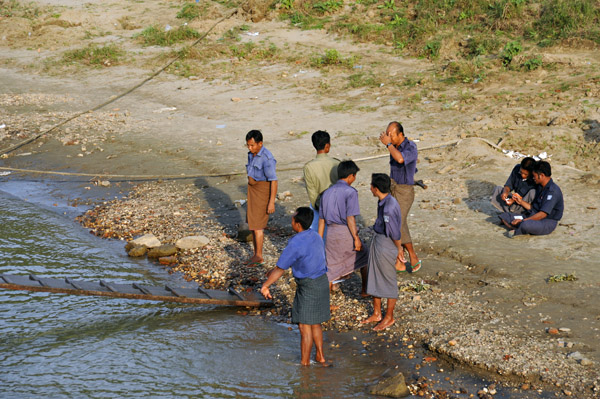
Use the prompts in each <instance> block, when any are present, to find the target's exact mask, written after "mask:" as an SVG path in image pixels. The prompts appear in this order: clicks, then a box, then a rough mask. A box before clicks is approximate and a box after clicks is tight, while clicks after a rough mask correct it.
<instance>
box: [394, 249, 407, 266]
mask: <svg viewBox="0 0 600 399" xmlns="http://www.w3.org/2000/svg"><path fill="white" fill-rule="evenodd" d="M398 262H402V263H405V262H406V258H405V257H404V250H402V251H398V256H397V257H396V263H398Z"/></svg>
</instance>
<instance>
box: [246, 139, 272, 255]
mask: <svg viewBox="0 0 600 399" xmlns="http://www.w3.org/2000/svg"><path fill="white" fill-rule="evenodd" d="M246 146H247V147H248V163H247V164H246V172H247V173H248V206H247V208H246V209H247V210H246V218H247V220H248V228H249V229H250V230H251V231H252V244H253V246H254V255H252V257H251V258H250V260H249V261H248V262H247V263H246V264H247V265H248V266H256V265H260V264H262V262H263V256H262V251H263V241H264V229H265V227H267V222H268V221H269V215H270V214H272V213H274V212H275V196H276V195H277V175H276V173H275V164H276V163H277V161H276V160H275V158H274V157H273V154H271V152H270V151H269V150H267V148H266V147H263V136H262V133H261V132H260V130H250V131H249V132H248V134H246Z"/></svg>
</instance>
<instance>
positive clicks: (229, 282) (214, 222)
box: [78, 182, 600, 397]
mask: <svg viewBox="0 0 600 399" xmlns="http://www.w3.org/2000/svg"><path fill="white" fill-rule="evenodd" d="M78 220H79V221H80V223H81V224H82V225H83V226H85V227H86V228H88V229H90V230H91V232H92V233H94V234H96V235H97V236H100V237H103V238H113V239H121V240H126V241H129V240H132V239H133V238H135V237H138V236H141V235H143V234H147V233H152V234H154V235H155V236H156V237H157V238H158V239H159V240H160V241H161V242H162V243H174V242H175V241H176V240H177V239H179V238H181V237H185V236H189V235H196V234H201V235H204V236H206V237H208V238H209V239H210V243H209V244H208V245H206V246H204V247H203V248H201V249H196V250H186V251H180V252H179V253H178V254H177V255H176V258H175V261H174V262H173V264H172V265H169V266H168V267H170V268H171V270H173V271H177V272H182V273H183V275H184V276H185V278H186V279H187V280H189V281H192V280H193V281H197V282H198V284H200V285H201V286H203V287H206V288H214V289H225V288H228V287H233V288H234V289H236V290H238V291H258V290H259V289H260V286H261V284H262V282H263V281H264V280H265V272H266V271H267V270H269V269H270V268H272V267H273V266H274V265H275V263H276V261H277V258H278V255H279V253H280V252H281V250H282V249H283V248H284V246H285V244H286V242H287V240H288V239H289V237H290V235H291V234H292V230H291V228H290V227H269V228H268V229H267V231H266V234H265V245H264V252H265V264H264V267H247V266H244V265H243V263H244V261H245V260H247V259H248V258H249V257H250V256H251V246H250V245H249V244H248V243H245V242H240V241H238V240H236V239H235V237H234V236H235V233H236V232H237V228H236V226H228V225H224V224H222V223H221V222H220V215H217V214H214V213H213V212H212V210H211V209H209V207H208V206H207V205H206V203H205V201H204V200H203V198H202V193H201V191H200V190H199V189H198V187H196V186H195V185H193V184H184V183H175V182H159V183H144V184H140V185H138V186H136V187H135V188H134V189H133V190H132V191H131V192H130V194H129V195H128V196H127V197H125V198H122V199H115V200H113V201H108V202H105V203H104V204H102V205H99V206H96V207H95V208H93V209H90V210H89V211H87V212H86V213H85V214H84V215H82V216H80V217H79V218H78ZM361 234H363V237H361V238H362V239H363V242H364V243H365V244H366V245H368V244H369V241H370V239H369V233H368V231H366V229H365V231H363V232H361ZM436 277H437V278H430V279H429V280H423V279H422V278H421V277H419V275H418V274H414V275H410V274H405V275H402V276H401V277H400V278H399V290H400V297H399V300H398V305H397V307H396V312H395V317H396V323H395V325H394V326H393V327H391V328H389V329H388V330H386V331H384V332H380V333H377V334H375V333H372V335H373V336H374V337H381V336H382V335H383V336H384V337H386V338H388V339H389V340H391V341H389V342H394V341H395V342H397V343H399V344H400V345H403V346H404V347H408V348H409V349H410V348H412V346H410V345H407V342H415V343H417V344H418V345H422V346H425V347H426V348H428V349H430V350H431V351H433V352H435V353H438V354H440V355H442V356H447V357H449V358H451V359H455V360H457V361H459V362H461V363H463V364H466V365H469V366H473V367H476V368H481V369H483V370H486V372H492V373H493V374H496V375H498V376H499V377H498V378H499V379H500V380H504V381H512V383H513V384H517V386H520V387H521V389H523V390H530V389H538V388H539V387H542V386H546V387H548V386H552V387H554V389H555V390H558V392H560V394H562V395H564V396H574V397H598V395H600V378H599V373H598V370H597V367H595V365H594V364H593V363H592V362H590V361H589V360H587V359H586V358H585V356H584V355H581V354H579V355H573V353H578V352H575V351H571V352H570V353H569V355H566V353H565V352H561V351H557V350H556V347H557V345H558V346H560V344H561V342H562V343H565V342H568V331H560V330H558V329H557V331H556V332H555V331H553V330H552V331H550V330H551V329H549V331H548V332H547V334H545V335H542V334H540V332H539V331H537V330H534V329H533V328H532V327H529V326H527V325H523V326H520V327H519V328H515V326H514V324H513V323H510V319H511V315H510V314H503V313H500V312H498V311H497V310H495V309H494V308H493V307H491V306H490V305H489V304H488V303H486V301H483V300H481V298H480V297H479V296H480V295H481V293H478V292H477V291H470V292H464V291H462V290H461V289H459V288H456V287H454V286H452V287H446V286H445V284H444V278H443V277H444V276H443V274H442V273H437V274H436ZM294 289H295V286H294V280H293V277H292V276H291V273H289V274H286V275H284V277H282V278H281V279H280V280H279V281H278V282H277V283H276V284H275V285H274V286H273V287H272V293H273V295H274V303H275V306H274V307H273V308H269V309H262V310H249V311H248V312H249V314H253V315H262V316H263V317H267V318H269V319H272V320H273V321H281V322H289V321H290V315H291V313H290V312H291V303H292V300H293V295H294ZM371 303H372V301H371V299H370V298H361V296H360V277H359V276H358V275H354V276H353V277H352V278H351V279H349V280H347V281H345V282H344V283H342V284H341V289H340V290H338V291H336V292H335V293H333V295H332V298H331V304H332V305H333V306H335V307H337V308H336V309H335V310H334V311H333V313H332V318H331V320H330V321H329V322H328V323H326V324H325V325H324V327H325V328H326V329H334V330H338V331H350V330H360V331H362V332H366V333H369V334H370V330H369V328H370V327H365V326H364V325H361V324H360V321H361V320H363V319H365V318H366V317H368V315H369V314H370V312H371V310H372V308H371ZM364 345H365V346H367V345H369V342H367V341H365V342H364ZM405 356H408V357H409V358H410V356H411V352H410V350H409V351H408V354H407V355H405ZM412 356H414V355H412ZM413 389H416V390H418V389H419V387H418V386H413ZM457 393H459V392H457ZM479 396H480V397H492V395H491V394H490V392H488V391H485V392H484V391H482V392H480V393H479Z"/></svg>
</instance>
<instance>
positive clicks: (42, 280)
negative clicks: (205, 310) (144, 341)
mask: <svg viewBox="0 0 600 399" xmlns="http://www.w3.org/2000/svg"><path fill="white" fill-rule="evenodd" d="M0 288H5V289H9V290H27V291H40V292H54V293H60V294H71V295H91V296H94V295H95V296H104V297H110V298H127V299H146V300H150V301H165V302H181V303H199V304H209V305H229V306H251V307H259V306H273V302H272V301H270V300H267V299H265V298H263V296H262V295H261V294H260V293H257V292H237V291H235V290H234V289H233V288H229V290H228V291H219V290H207V289H204V288H202V287H198V288H179V287H173V286H172V285H165V286H164V287H155V286H149V285H142V284H137V283H133V284H117V283H112V282H106V281H104V280H100V281H98V282H92V281H80V280H72V279H70V278H65V279H64V280H62V279H55V278H46V277H38V276H36V275H33V274H30V275H28V276H23V275H16V274H0Z"/></svg>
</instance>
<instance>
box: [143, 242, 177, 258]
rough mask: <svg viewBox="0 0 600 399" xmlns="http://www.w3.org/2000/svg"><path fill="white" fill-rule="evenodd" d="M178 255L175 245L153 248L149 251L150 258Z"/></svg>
mask: <svg viewBox="0 0 600 399" xmlns="http://www.w3.org/2000/svg"><path fill="white" fill-rule="evenodd" d="M176 253H177V247H176V246H175V245H173V244H165V245H161V246H160V247H156V248H152V249H151V250H150V251H148V257H149V258H162V257H164V256H171V255H175V254H176Z"/></svg>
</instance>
